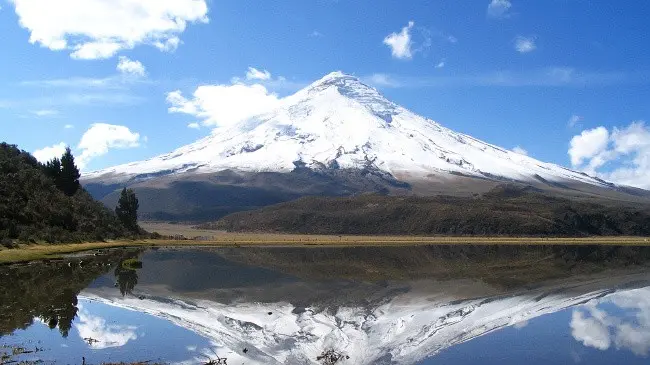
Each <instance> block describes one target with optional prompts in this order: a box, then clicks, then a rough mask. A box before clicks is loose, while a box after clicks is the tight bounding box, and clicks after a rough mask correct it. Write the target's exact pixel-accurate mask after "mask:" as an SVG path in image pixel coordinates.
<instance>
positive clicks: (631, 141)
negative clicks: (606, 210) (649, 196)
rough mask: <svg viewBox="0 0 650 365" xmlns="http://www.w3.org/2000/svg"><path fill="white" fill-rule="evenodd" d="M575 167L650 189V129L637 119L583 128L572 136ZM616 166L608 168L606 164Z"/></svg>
mask: <svg viewBox="0 0 650 365" xmlns="http://www.w3.org/2000/svg"><path fill="white" fill-rule="evenodd" d="M569 156H570V157H571V164H572V165H573V167H574V168H577V169H581V170H583V171H586V172H588V173H592V174H597V175H598V176H600V177H602V178H604V179H606V180H610V181H614V182H616V183H619V184H624V185H630V186H636V187H640V188H644V189H650V128H649V127H647V126H646V125H645V123H644V122H642V121H636V122H633V123H631V124H630V125H629V126H627V127H624V128H618V127H614V128H613V129H612V131H611V133H610V132H609V131H608V130H607V129H606V128H605V127H598V128H594V129H589V130H585V131H583V132H582V133H581V134H579V135H577V136H574V137H573V138H572V139H571V142H570V147H569ZM606 164H609V165H610V166H611V165H614V167H613V168H610V169H608V170H605V169H603V167H604V166H605V165H606Z"/></svg>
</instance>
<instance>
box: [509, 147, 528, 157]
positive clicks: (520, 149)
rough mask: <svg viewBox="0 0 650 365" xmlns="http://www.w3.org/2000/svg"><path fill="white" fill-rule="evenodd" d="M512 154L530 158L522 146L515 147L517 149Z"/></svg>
mask: <svg viewBox="0 0 650 365" xmlns="http://www.w3.org/2000/svg"><path fill="white" fill-rule="evenodd" d="M512 152H514V153H518V154H520V155H524V156H528V151H526V149H525V148H523V147H521V146H515V148H513V149H512Z"/></svg>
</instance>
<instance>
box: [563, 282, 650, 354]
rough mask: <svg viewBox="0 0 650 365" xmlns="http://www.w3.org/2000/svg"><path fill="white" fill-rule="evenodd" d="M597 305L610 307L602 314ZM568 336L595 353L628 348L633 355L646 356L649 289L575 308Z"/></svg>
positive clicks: (649, 324) (649, 346) (649, 343)
mask: <svg viewBox="0 0 650 365" xmlns="http://www.w3.org/2000/svg"><path fill="white" fill-rule="evenodd" d="M598 304H610V305H613V306H615V307H617V308H616V310H615V311H611V312H608V311H605V310H601V309H599V308H598ZM570 326H571V330H572V331H571V334H572V335H573V337H574V338H575V339H576V340H577V341H580V342H582V343H583V344H584V345H585V346H589V347H593V348H596V349H599V350H608V349H609V348H610V347H612V345H613V346H615V347H616V349H618V350H621V349H628V350H630V351H631V352H632V353H634V354H635V355H637V356H644V357H646V356H648V355H649V354H650V288H643V289H636V290H629V291H625V292H622V293H616V294H613V295H611V296H609V297H607V298H606V299H601V300H599V301H596V302H590V303H588V304H587V305H586V306H584V307H583V308H582V309H576V310H575V311H574V312H573V316H572V319H571V323H570Z"/></svg>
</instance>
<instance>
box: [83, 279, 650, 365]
mask: <svg viewBox="0 0 650 365" xmlns="http://www.w3.org/2000/svg"><path fill="white" fill-rule="evenodd" d="M286 285H287V286H289V287H291V286H295V284H286ZM305 285H306V286H309V285H308V284H305ZM638 285H650V275H647V274H636V275H623V276H612V275H607V276H599V277H591V278H582V279H581V280H568V281H564V282H563V283H555V284H548V285H543V286H540V287H538V288H535V289H529V290H519V291H515V292H511V293H500V294H492V295H485V296H474V295H473V294H474V293H476V292H483V293H485V292H486V288H485V286H484V285H481V284H480V283H475V282H472V281H468V280H453V281H449V282H445V283H438V282H432V281H428V280H420V281H411V282H403V283H388V284H387V285H385V286H384V287H383V288H382V287H376V288H375V291H374V292H373V293H372V295H373V298H369V299H368V301H360V302H359V303H358V305H356V306H355V305H353V304H352V303H348V305H346V306H338V307H327V308H319V306H318V303H314V305H313V306H309V307H298V306H296V305H293V304H290V303H288V302H286V301H278V302H266V303H265V302H259V301H252V300H248V301H239V302H237V301H234V302H232V303H230V304H223V303H219V302H216V301H210V300H205V299H196V298H195V297H193V296H192V295H183V296H178V295H175V293H172V292H169V293H168V296H166V298H169V297H171V298H174V300H168V299H165V300H160V299H158V298H157V297H149V298H146V299H142V300H140V299H135V298H133V297H127V298H125V299H120V297H119V296H116V295H115V292H114V291H110V290H108V288H107V289H105V290H102V289H95V290H89V291H86V292H84V293H82V295H83V296H87V297H89V298H92V299H96V300H101V301H103V302H105V303H109V304H111V305H115V306H119V307H125V308H129V309H133V310H137V311H141V312H145V313H149V314H152V315H155V316H158V317H162V318H165V319H168V320H170V321H172V322H174V323H175V324H177V325H179V326H182V327H185V328H188V329H191V330H193V331H195V332H197V333H199V334H201V335H203V336H206V337H208V338H210V339H211V340H212V341H213V343H214V345H215V347H216V352H217V354H218V355H219V356H222V357H227V358H228V359H229V361H231V360H232V361H233V363H239V362H240V361H241V362H245V363H247V364H251V363H253V364H310V363H316V358H317V356H319V355H320V354H321V353H322V352H323V351H326V350H330V349H333V350H337V351H340V352H342V353H344V354H346V355H347V356H350V359H348V360H346V362H345V363H346V364H377V363H379V364H392V363H396V364H414V363H417V362H418V361H421V360H422V359H424V358H426V357H428V356H431V355H433V354H435V353H437V352H439V351H441V350H442V349H445V348H448V347H450V346H453V345H456V344H459V343H462V342H465V341H468V340H471V339H472V338H475V337H478V336H481V335H484V334H486V333H489V332H491V331H494V330H497V329H499V328H502V327H505V326H508V325H512V324H515V323H518V322H522V321H526V320H529V319H532V318H535V317H538V316H541V315H545V314H549V313H553V312H557V311H560V310H562V309H565V308H568V307H572V306H575V305H578V304H583V303H586V302H588V301H589V300H591V299H594V298H600V297H604V296H606V295H608V294H611V293H612V292H614V291H615V290H617V289H625V288H629V287H636V286H638ZM452 288H454V289H452ZM302 289H304V287H295V288H294V290H293V291H292V290H290V288H286V287H285V288H277V290H279V291H280V292H283V293H285V294H286V293H287V292H293V295H295V296H296V297H298V296H300V292H301V290H302ZM474 289H476V290H477V291H476V292H475V291H474ZM258 290H267V291H274V290H276V289H275V288H267V289H261V288H258ZM488 290H489V289H488ZM229 291H230V292H231V295H232V297H233V299H234V298H235V297H236V296H237V292H238V289H229ZM337 294H338V293H337V292H336V290H332V291H331V292H330V295H332V296H336V295H337ZM244 348H246V349H247V350H248V351H247V352H246V353H243V351H242V350H243V349H244Z"/></svg>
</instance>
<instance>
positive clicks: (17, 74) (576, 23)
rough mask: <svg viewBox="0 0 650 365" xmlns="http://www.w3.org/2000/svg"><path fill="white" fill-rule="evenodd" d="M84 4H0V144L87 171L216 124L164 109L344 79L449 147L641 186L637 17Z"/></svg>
mask: <svg viewBox="0 0 650 365" xmlns="http://www.w3.org/2000/svg"><path fill="white" fill-rule="evenodd" d="M80 4H82V5H79V4H77V1H74V0H0V6H1V7H2V9H1V10H0V35H1V38H2V43H3V48H4V49H3V56H2V57H0V70H1V71H0V75H1V77H0V83H1V84H2V86H3V87H1V88H0V139H2V140H6V141H8V142H10V143H15V144H18V145H19V146H20V147H21V148H23V149H25V150H28V151H31V152H34V151H39V152H40V153H39V154H38V155H39V156H41V157H42V158H45V157H47V156H49V155H51V153H52V151H54V152H55V153H56V152H58V151H59V150H60V148H61V146H63V145H64V144H67V145H70V146H71V147H72V148H73V150H74V152H75V153H76V154H77V156H80V157H81V156H83V158H82V159H83V161H82V163H83V168H84V170H95V169H100V168H104V167H108V166H111V165H115V164H119V163H125V162H129V161H134V160H140V159H144V158H147V157H152V156H155V155H157V154H160V153H164V152H168V151H170V150H172V149H174V148H176V147H179V146H182V145H185V144H187V143H190V142H193V141H195V140H196V139H198V138H200V137H203V136H206V135H209V134H210V133H211V131H212V129H213V128H215V127H217V128H218V126H219V125H224V124H225V123H226V122H225V121H224V122H223V123H220V121H219V120H215V119H218V118H217V117H215V116H218V117H221V116H223V115H224V114H223V113H225V112H223V111H221V110H215V109H217V108H218V106H210V105H207V106H206V105H202V109H201V110H187V109H185V110H177V111H176V112H170V110H169V108H170V107H173V106H177V107H178V103H176V104H175V103H174V101H173V100H169V99H170V98H169V93H173V92H175V91H179V93H178V94H176V95H182V98H184V99H183V100H185V101H188V100H196V98H194V99H192V98H193V96H192V95H193V93H195V92H196V91H198V88H199V87H200V86H201V85H221V86H223V90H221V91H222V92H223V93H230V92H232V91H233V90H234V89H232V88H231V86H232V85H233V81H236V82H238V83H240V84H242V85H246V86H247V87H252V85H254V84H258V85H261V87H263V92H266V93H276V94H277V95H279V96H284V95H288V94H290V93H293V92H295V91H297V90H298V89H299V88H300V87H302V86H304V85H307V84H309V83H310V82H312V81H314V80H316V79H319V78H320V77H322V76H323V75H325V74H327V73H329V72H332V71H335V70H342V71H344V72H346V73H349V74H353V75H356V76H358V77H360V78H362V79H363V80H365V81H367V82H368V83H371V84H373V85H374V86H376V87H377V88H379V89H380V90H381V91H382V92H383V93H384V94H385V95H386V96H387V97H388V98H389V99H391V100H393V101H395V102H397V103H399V104H401V105H403V106H405V107H407V108H409V109H411V110H413V111H415V112H417V113H419V114H421V115H423V116H426V117H429V118H431V119H434V120H436V121H438V122H440V123H441V124H443V125H445V126H447V127H449V128H452V129H454V130H457V131H459V132H463V133H467V134H470V135H472V136H474V137H476V138H479V139H482V140H485V141H487V142H490V143H493V144H496V145H500V146H503V147H505V148H515V147H519V148H520V149H522V150H520V151H522V153H523V151H524V150H525V151H526V152H527V153H528V154H529V155H531V156H533V157H535V158H538V159H541V160H544V161H550V162H555V163H558V164H561V165H565V166H569V167H574V168H576V169H581V170H584V171H587V172H589V173H593V174H598V175H600V176H603V177H605V178H609V179H612V180H615V181H617V182H621V183H626V184H631V185H636V186H644V187H650V183H648V181H650V130H649V128H648V127H647V126H646V124H645V123H644V122H643V121H645V120H647V119H648V118H649V117H650V103H649V102H648V101H649V100H650V50H649V49H648V47H647V45H648V44H650V39H649V35H650V23H649V22H647V19H648V16H649V15H650V4H647V3H646V2H645V1H623V2H592V1H587V0H548V1H523V0H470V1H452V0H449V1H442V0H439V1H424V0H422V1H417V0H413V1H379V0H373V1H362V0H359V1H352V0H312V1H304V0H285V1H257V2H249V1H238V0H121V1H120V2H115V1H108V0H86V1H83V2H81V3H80ZM118 65H121V67H118ZM250 67H253V68H255V69H257V70H259V71H260V72H259V73H258V74H257V75H253V74H251V75H249V76H254V77H249V79H247V78H246V74H247V72H248V71H249V68H250ZM264 71H266V72H267V73H264ZM234 78H237V80H233V79H234ZM244 91H246V92H248V91H250V90H244ZM257 91H260V89H258V90H257ZM245 95H246V94H245V93H244V94H242V95H240V96H242V97H244V96H245ZM227 97H228V98H229V97H230V95H227ZM236 97H238V96H233V98H236ZM228 100H230V99H228ZM203 102H204V103H209V102H210V100H203ZM195 105H196V104H195ZM238 105H239V104H237V103H234V104H233V105H232V106H231V109H232V108H234V107H236V106H238ZM243 105H244V106H243V107H245V105H246V103H243ZM233 112H234V111H233V110H228V111H227V113H233ZM228 115H230V114H228ZM224 118H225V117H224ZM207 119H210V121H206V120H207ZM188 125H191V126H193V127H198V128H188ZM53 146H56V147H55V148H52V147H53ZM46 147H49V149H45V150H43V149H44V148H46Z"/></svg>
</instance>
